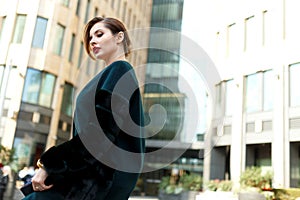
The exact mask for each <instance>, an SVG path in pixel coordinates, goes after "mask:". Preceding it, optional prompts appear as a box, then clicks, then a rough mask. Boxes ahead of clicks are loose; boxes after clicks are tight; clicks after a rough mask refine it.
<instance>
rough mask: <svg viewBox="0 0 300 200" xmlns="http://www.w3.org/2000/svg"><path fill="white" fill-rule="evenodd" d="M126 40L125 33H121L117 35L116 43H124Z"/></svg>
mask: <svg viewBox="0 0 300 200" xmlns="http://www.w3.org/2000/svg"><path fill="white" fill-rule="evenodd" d="M123 40H124V32H123V31H120V32H119V33H117V35H116V41H117V43H122V42H123Z"/></svg>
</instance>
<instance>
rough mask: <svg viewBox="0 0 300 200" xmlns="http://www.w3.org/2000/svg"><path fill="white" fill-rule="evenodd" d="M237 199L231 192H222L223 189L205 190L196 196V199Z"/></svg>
mask: <svg viewBox="0 0 300 200" xmlns="http://www.w3.org/2000/svg"><path fill="white" fill-rule="evenodd" d="M217 199H220V200H237V199H238V198H237V196H236V195H234V194H233V193H232V192H223V191H216V192H214V191H205V192H203V193H201V194H198V195H197V196H196V200H217Z"/></svg>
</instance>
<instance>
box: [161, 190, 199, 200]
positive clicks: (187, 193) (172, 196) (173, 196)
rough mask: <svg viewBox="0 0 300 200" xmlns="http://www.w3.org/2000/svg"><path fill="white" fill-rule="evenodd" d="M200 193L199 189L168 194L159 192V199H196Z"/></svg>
mask: <svg viewBox="0 0 300 200" xmlns="http://www.w3.org/2000/svg"><path fill="white" fill-rule="evenodd" d="M198 194H199V192H197V191H184V192H182V193H180V194H166V193H163V192H159V195H158V198H159V200H195V199H196V196H197V195H198Z"/></svg>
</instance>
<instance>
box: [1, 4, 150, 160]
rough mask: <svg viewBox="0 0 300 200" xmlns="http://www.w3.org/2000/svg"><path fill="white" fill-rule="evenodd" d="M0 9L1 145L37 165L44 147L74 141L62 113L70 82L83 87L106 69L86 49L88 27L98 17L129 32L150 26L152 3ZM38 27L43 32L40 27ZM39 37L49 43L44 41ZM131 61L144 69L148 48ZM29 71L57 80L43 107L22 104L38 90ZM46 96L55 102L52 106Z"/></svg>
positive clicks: (138, 38)
mask: <svg viewBox="0 0 300 200" xmlns="http://www.w3.org/2000/svg"><path fill="white" fill-rule="evenodd" d="M0 5H1V7H0V49H1V50H0V67H2V68H1V70H2V74H1V75H2V87H1V89H2V93H1V94H2V96H1V98H0V99H1V100H0V101H1V112H2V117H1V125H0V128H1V133H0V137H1V144H3V145H4V146H7V147H15V148H16V149H17V152H18V151H21V149H20V148H19V147H18V146H19V145H20V144H22V145H23V146H25V147H26V148H25V149H26V151H28V154H29V155H28V156H29V157H26V158H24V159H23V161H24V164H33V163H32V161H34V160H35V159H36V157H37V156H39V155H40V153H41V152H42V151H43V150H44V149H47V148H49V147H51V146H53V145H55V144H57V143H60V142H63V141H65V140H67V139H68V138H69V137H70V127H71V122H72V120H71V117H70V116H65V115H62V113H61V109H62V108H61V107H62V101H63V95H64V88H65V87H64V86H65V84H66V83H67V84H69V85H71V86H72V87H74V88H75V89H79V88H80V84H82V83H83V81H86V80H88V79H89V78H91V77H92V76H93V75H94V74H96V73H97V72H99V71H100V70H101V68H103V67H104V64H103V63H101V62H97V63H96V62H95V61H92V60H91V59H89V58H88V56H87V54H86V53H85V51H84V48H83V43H82V32H83V27H84V24H85V23H86V22H87V21H88V20H89V19H91V18H93V17H94V16H103V17H115V18H118V19H120V20H121V21H123V22H124V23H125V24H126V26H127V28H128V30H129V31H131V30H133V29H136V28H144V27H149V26H150V18H151V7H152V1H151V0H147V1H138V0H133V1H132V0H130V1H129V0H101V1H100V0H28V1H21V0H12V1H7V0H0ZM38 20H40V21H39V22H41V23H39V24H38ZM45 24H46V25H45ZM38 25H39V28H41V27H42V28H41V29H38V28H37V26H38ZM43 25H44V27H43ZM43 28H44V29H43ZM41 30H43V31H44V33H43V32H42V31H41ZM36 31H40V32H39V33H36ZM39 34H40V35H42V36H43V37H44V40H41V39H39V36H40V35H39ZM131 40H132V41H133V43H135V42H139V43H144V44H142V45H143V46H145V45H147V43H148V34H147V32H143V31H139V32H138V33H136V34H134V35H132V37H131ZM128 59H129V61H130V62H131V63H132V64H133V66H139V65H144V64H145V63H146V61H147V50H146V49H142V50H133V52H132V54H131V55H130V57H129V58H128ZM28 68H30V69H34V70H37V71H38V72H42V75H41V76H42V77H43V76H45V77H46V76H48V75H49V74H50V75H51V77H54V78H55V81H54V85H53V87H52V91H49V90H47V88H46V87H48V86H49V84H48V86H47V84H45V86H43V87H45V88H46V89H45V88H44V89H45V90H44V91H49V94H48V93H47V92H45V93H46V94H44V96H43V97H41V96H39V97H38V101H39V102H40V103H38V104H41V105H38V104H35V103H32V102H24V101H23V100H22V98H23V99H24V97H22V94H23V93H24V90H26V91H28V90H31V89H34V88H32V87H31V88H26V84H25V80H26V75H27V72H28V71H27V69H28ZM5 69H7V70H6V73H5ZM35 72H36V71H35ZM137 75H138V79H139V81H140V83H141V85H142V83H143V81H144V70H139V71H137ZM5 76H7V77H8V79H7V81H6V82H5V80H6V79H5V78H3V77H5ZM3 80H4V81H3ZM46 80H48V79H45V80H44V81H46ZM6 83H7V84H6ZM41 84H42V83H41ZM3 85H4V86H5V85H7V87H4V86H3ZM41 87H42V86H41ZM5 88H7V89H6V90H5ZM30 98H31V99H32V98H33V97H29V99H30ZM43 98H46V99H47V98H48V99H50V102H49V105H48V106H45V105H44V104H46V103H45V102H47V101H43ZM15 138H18V141H16V140H15ZM30 156H31V157H30Z"/></svg>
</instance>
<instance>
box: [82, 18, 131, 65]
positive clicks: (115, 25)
mask: <svg viewBox="0 0 300 200" xmlns="http://www.w3.org/2000/svg"><path fill="white" fill-rule="evenodd" d="M98 22H102V23H103V24H104V26H105V27H106V28H108V29H109V30H110V31H111V32H112V34H113V35H114V34H117V33H119V32H121V31H122V32H123V33H124V40H123V42H122V43H123V47H124V52H125V56H128V55H129V54H130V47H131V41H130V38H129V36H128V32H127V29H126V27H125V25H124V24H123V23H122V22H121V21H120V20H118V19H115V18H111V17H106V18H103V17H94V18H93V19H91V20H90V21H89V22H88V23H87V24H86V25H85V29H84V35H83V42H84V48H85V50H86V52H87V53H88V55H89V56H90V57H91V58H93V59H94V56H93V55H92V53H91V49H90V40H91V37H90V30H91V28H92V27H93V26H94V25H95V24H96V23H98Z"/></svg>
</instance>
